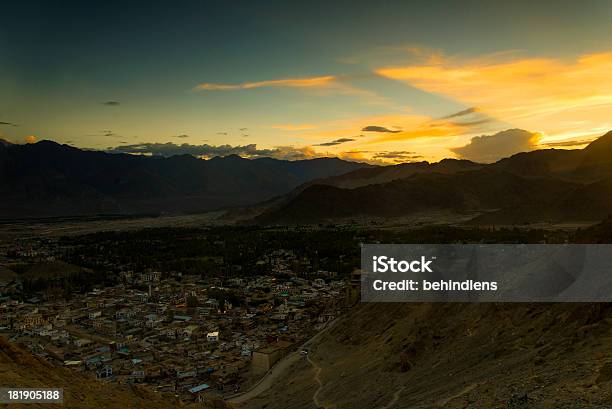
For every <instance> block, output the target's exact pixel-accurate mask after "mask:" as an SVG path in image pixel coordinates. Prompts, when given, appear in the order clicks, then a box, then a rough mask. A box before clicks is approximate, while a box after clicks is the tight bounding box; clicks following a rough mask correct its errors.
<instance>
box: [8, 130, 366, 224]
mask: <svg viewBox="0 0 612 409" xmlns="http://www.w3.org/2000/svg"><path fill="white" fill-rule="evenodd" d="M365 167H371V165H367V164H362V163H355V162H347V161H343V160H340V159H337V158H320V159H312V160H300V161H283V160H276V159H271V158H261V159H253V160H251V159H244V158H241V157H239V156H236V155H231V156H227V157H216V158H213V159H210V160H202V159H197V158H195V157H193V156H190V155H182V156H173V157H170V158H162V157H147V156H136V155H127V154H110V153H105V152H98V151H84V150H80V149H77V148H74V147H71V146H68V145H60V144H57V143H55V142H51V141H41V142H38V143H35V144H27V145H14V144H9V143H2V144H0V196H1V197H2V199H3V200H2V201H0V219H3V218H4V219H7V218H16V217H19V218H22V217H23V218H26V217H48V216H73V215H91V214H136V213H189V212H203V211H209V210H214V209H218V208H222V207H229V206H244V205H248V204H252V203H256V202H261V201H264V200H268V199H270V198H272V197H275V196H278V195H283V194H286V193H287V192H289V191H291V190H292V189H294V188H295V187H297V186H299V185H301V184H303V183H305V182H308V181H310V180H313V179H317V178H325V177H329V176H335V175H340V174H343V173H346V172H350V171H353V170H356V169H360V168H365Z"/></svg>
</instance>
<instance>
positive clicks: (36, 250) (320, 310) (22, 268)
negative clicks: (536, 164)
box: [0, 226, 568, 402]
mask: <svg viewBox="0 0 612 409" xmlns="http://www.w3.org/2000/svg"><path fill="white" fill-rule="evenodd" d="M441 236H443V237H445V239H446V240H447V241H448V242H478V241H480V240H487V241H488V242H513V241H516V242H542V241H549V242H564V241H566V240H567V239H568V235H567V233H565V232H551V231H533V230H530V231H523V230H519V229H512V230H507V229H499V230H486V231H485V230H483V231H475V230H473V229H472V230H469V229H457V228H452V227H440V228H437V227H436V228H424V229H414V230H402V231H393V230H359V229H355V228H339V227H334V226H332V227H331V228H329V229H326V227H324V226H323V227H318V228H309V229H306V228H293V229H289V228H273V229H268V228H250V227H240V228H238V227H212V228H203V229H186V228H175V229H167V228H158V229H142V230H137V231H124V232H99V233H93V234H86V235H72V236H50V237H38V236H31V237H29V238H23V237H19V238H16V239H13V240H4V241H1V242H0V336H1V337H4V338H5V339H7V340H8V341H10V342H14V343H18V344H21V345H24V346H25V347H26V348H27V349H29V350H30V351H31V352H32V353H33V354H34V355H36V356H39V357H42V358H43V359H45V360H47V361H49V362H51V363H52V364H54V365H58V366H63V367H68V368H72V369H73V370H75V371H81V372H83V373H87V374H89V375H90V376H92V377H95V378H97V379H99V380H100V381H101V382H119V383H138V384H141V385H145V386H146V387H150V388H151V389H153V390H154V391H157V392H159V393H162V394H167V395H170V396H173V397H174V398H176V399H179V400H182V401H185V402H190V401H198V400H201V399H203V398H205V397H206V396H207V395H214V396H220V397H230V396H235V395H237V394H240V393H242V392H244V391H247V390H248V389H249V388H250V387H252V386H253V385H255V384H257V382H258V381H259V380H260V379H262V377H263V376H265V374H266V373H267V372H268V371H269V370H270V369H271V368H272V367H273V366H274V364H275V363H277V362H278V361H279V360H281V359H282V358H283V357H285V356H287V355H288V354H291V353H302V354H307V352H308V351H307V350H302V345H303V344H304V342H305V341H307V340H308V339H309V338H311V337H312V336H313V335H315V334H317V333H318V332H320V331H321V330H322V329H324V328H326V326H328V325H329V324H330V322H332V321H333V320H334V319H335V318H336V317H337V316H339V315H340V314H342V313H343V312H344V311H345V310H347V309H348V308H349V307H350V306H352V305H353V304H354V303H355V302H357V301H358V299H359V285H360V279H359V274H358V273H359V269H358V267H359V256H360V252H359V249H360V245H361V243H364V242H370V243H377V242H406V243H409V242H436V241H440V237H441Z"/></svg>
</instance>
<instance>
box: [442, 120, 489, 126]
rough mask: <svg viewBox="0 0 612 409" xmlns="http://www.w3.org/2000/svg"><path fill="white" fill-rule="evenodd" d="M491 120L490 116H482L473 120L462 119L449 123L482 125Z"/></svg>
mask: <svg viewBox="0 0 612 409" xmlns="http://www.w3.org/2000/svg"><path fill="white" fill-rule="evenodd" d="M491 121H493V119H491V118H483V119H476V120H474V121H463V122H455V121H453V122H451V124H453V125H456V126H477V125H483V124H486V123H489V122H491Z"/></svg>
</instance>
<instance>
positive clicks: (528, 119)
mask: <svg viewBox="0 0 612 409" xmlns="http://www.w3.org/2000/svg"><path fill="white" fill-rule="evenodd" d="M508 58H509V56H508V55H504V54H497V55H495V56H489V57H485V58H480V59H472V60H461V59H458V58H437V59H435V60H431V61H428V62H426V63H424V64H418V65H409V66H402V67H387V68H381V69H378V70H377V71H376V73H377V74H378V75H381V76H383V77H386V78H390V79H395V80H399V81H403V82H406V83H408V84H410V85H411V86H414V87H417V88H419V89H422V90H424V91H427V92H430V93H435V94H440V95H444V96H445V97H451V98H453V99H455V100H458V101H460V102H462V103H464V104H466V105H475V106H478V107H481V108H482V109H483V110H484V111H485V112H487V114H490V115H492V116H494V117H495V118H498V119H500V120H503V121H506V122H509V123H512V124H513V125H515V126H520V127H522V128H525V129H542V130H543V131H544V132H546V133H547V134H549V135H552V134H557V133H559V132H562V131H563V129H565V131H567V127H566V125H565V124H566V123H568V122H570V121H571V122H578V121H580V122H582V123H583V125H582V126H584V124H586V127H597V126H602V125H605V124H606V123H607V121H609V118H608V117H607V116H604V114H603V112H602V111H603V110H602V109H601V108H602V107H607V108H608V109H609V106H610V105H612V77H611V76H610V73H611V72H612V52H609V53H599V54H588V55H583V56H580V57H578V58H577V59H575V60H573V61H564V60H560V59H553V58H519V59H517V58H514V59H508Z"/></svg>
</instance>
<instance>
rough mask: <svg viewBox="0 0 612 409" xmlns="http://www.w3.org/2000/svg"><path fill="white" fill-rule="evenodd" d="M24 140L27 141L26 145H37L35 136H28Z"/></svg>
mask: <svg viewBox="0 0 612 409" xmlns="http://www.w3.org/2000/svg"><path fill="white" fill-rule="evenodd" d="M23 140H24V141H25V143H36V140H37V138H36V137H35V136H34V135H28V136H26V137H25V138H23Z"/></svg>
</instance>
